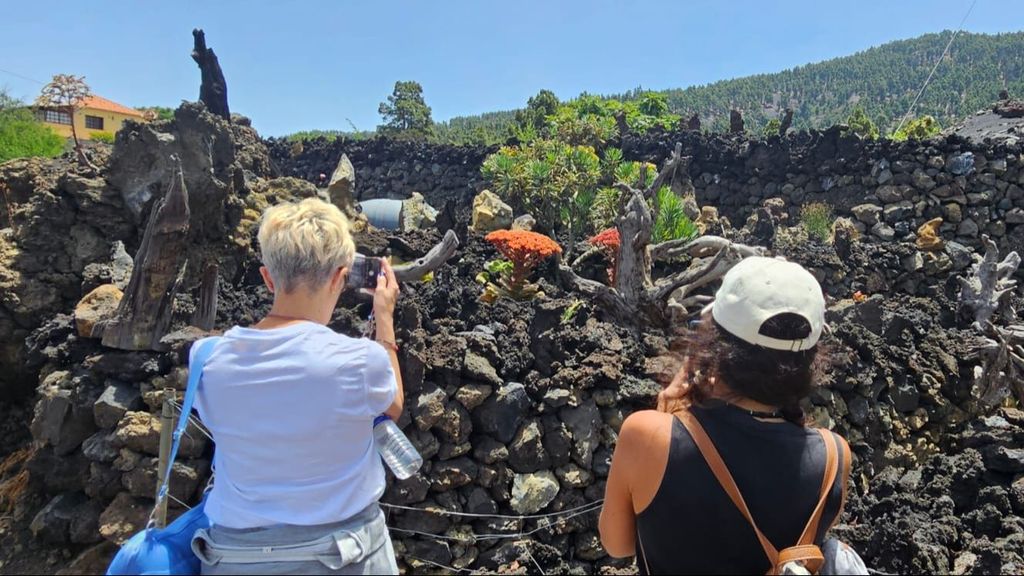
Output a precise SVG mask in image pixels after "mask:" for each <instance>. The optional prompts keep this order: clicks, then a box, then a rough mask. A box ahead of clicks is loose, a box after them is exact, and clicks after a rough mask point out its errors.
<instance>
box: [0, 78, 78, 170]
mask: <svg viewBox="0 0 1024 576" xmlns="http://www.w3.org/2000/svg"><path fill="white" fill-rule="evenodd" d="M63 150H64V139H63V138H61V137H60V135H59V134H57V133H56V132H54V131H53V129H51V128H50V127H49V126H46V125H45V124H43V123H42V122H39V121H38V120H36V119H35V117H33V116H32V112H31V111H29V109H28V108H26V107H25V106H24V105H23V104H22V103H21V102H19V101H18V100H17V99H15V98H11V97H10V96H9V95H8V94H7V92H6V91H3V90H0V162H6V161H8V160H11V159H12V158H25V157H29V156H45V157H53V156H57V155H58V154H60V153H61V151H63Z"/></svg>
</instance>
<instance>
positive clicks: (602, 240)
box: [587, 228, 622, 252]
mask: <svg viewBox="0 0 1024 576" xmlns="http://www.w3.org/2000/svg"><path fill="white" fill-rule="evenodd" d="M587 242H589V243H590V244H593V245H594V246H601V247H603V248H610V249H612V250H615V251H616V252H618V250H619V246H620V245H621V244H622V240H621V239H620V238H619V229H618V228H609V229H607V230H605V231H603V232H601V233H599V234H597V235H596V236H594V237H592V238H591V239H589V240H587Z"/></svg>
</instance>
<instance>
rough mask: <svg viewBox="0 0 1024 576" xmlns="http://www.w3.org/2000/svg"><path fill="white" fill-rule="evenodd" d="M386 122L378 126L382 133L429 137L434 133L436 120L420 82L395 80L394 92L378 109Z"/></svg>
mask: <svg viewBox="0 0 1024 576" xmlns="http://www.w3.org/2000/svg"><path fill="white" fill-rule="evenodd" d="M377 111H378V112H380V115H381V117H383V119H384V124H382V125H380V126H379V127H378V130H379V131H380V132H381V133H382V134H389V135H392V136H405V137H410V138H429V137H430V136H432V135H433V132H434V130H433V128H434V121H433V119H431V117H430V106H427V103H426V102H425V101H424V100H423V87H422V86H420V83H419V82H413V81H408V82H402V81H398V82H395V90H394V92H393V93H392V94H391V95H390V96H388V100H387V102H381V103H380V107H379V108H378V109H377Z"/></svg>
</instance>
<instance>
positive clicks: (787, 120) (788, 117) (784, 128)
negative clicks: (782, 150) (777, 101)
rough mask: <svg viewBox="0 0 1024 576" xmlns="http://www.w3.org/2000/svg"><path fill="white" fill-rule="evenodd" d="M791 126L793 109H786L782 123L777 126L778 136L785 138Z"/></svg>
mask: <svg viewBox="0 0 1024 576" xmlns="http://www.w3.org/2000/svg"><path fill="white" fill-rule="evenodd" d="M792 125H793V109H792V108H786V113H785V115H784V116H783V117H782V123H781V124H779V136H785V135H786V132H789V128H790V126H792Z"/></svg>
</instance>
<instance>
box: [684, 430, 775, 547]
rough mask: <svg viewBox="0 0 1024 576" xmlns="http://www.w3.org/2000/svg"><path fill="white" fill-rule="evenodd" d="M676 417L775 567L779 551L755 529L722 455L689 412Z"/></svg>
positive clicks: (755, 524)
mask: <svg viewBox="0 0 1024 576" xmlns="http://www.w3.org/2000/svg"><path fill="white" fill-rule="evenodd" d="M676 417H678V418H679V421H680V422H682V423H683V426H685V427H686V430H687V431H688V432H689V433H690V437H692V438H693V442H694V444H696V445H697V449H698V450H700V453H701V455H702V456H704V460H705V461H706V462H707V464H708V467H709V468H711V473H712V474H714V475H715V479H716V480H718V483H719V484H721V486H722V488H723V489H724V490H725V493H726V494H728V495H729V499H730V500H732V503H733V504H735V505H736V508H738V509H739V511H740V513H741V514H743V517H744V518H746V519H747V522H748V523H750V527H751V528H753V529H754V534H756V535H757V539H758V541H760V542H761V547H762V548H764V553H765V555H766V556H768V560H769V561H770V562H771V563H772V566H773V567H774V566H775V563H776V560H777V559H778V557H779V551H778V550H777V549H776V548H775V546H773V545H772V543H771V541H770V540H768V538H767V537H766V536H765V535H764V533H762V532H761V529H760V528H758V527H757V522H754V517H753V516H752V515H751V514H750V509H748V508H747V503H746V502H744V501H743V495H742V494H740V489H739V488H738V487H737V486H736V481H735V480H733V478H732V474H731V473H730V472H729V468H727V467H726V465H725V461H724V460H722V455H721V454H719V453H718V449H717V448H715V445H714V443H713V442H711V438H709V437H708V434H707V432H705V431H704V427H703V426H701V424H700V422H699V421H698V420H697V419H696V418H694V417H693V414H691V413H690V412H689V411H686V410H682V411H679V412H676Z"/></svg>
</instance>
